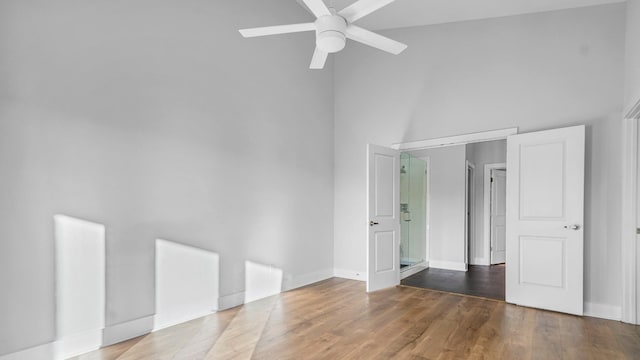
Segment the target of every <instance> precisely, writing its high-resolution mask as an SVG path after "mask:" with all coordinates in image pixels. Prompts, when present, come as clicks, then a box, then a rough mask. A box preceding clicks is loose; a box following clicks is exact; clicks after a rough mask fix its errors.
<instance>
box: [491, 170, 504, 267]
mask: <svg viewBox="0 0 640 360" xmlns="http://www.w3.org/2000/svg"><path fill="white" fill-rule="evenodd" d="M506 186H507V171H506V170H504V169H493V170H491V218H490V223H491V264H492V265H494V264H501V263H504V262H505V259H506V253H505V247H506V242H505V237H506V213H507V209H506V205H507V200H506V196H507V190H506Z"/></svg>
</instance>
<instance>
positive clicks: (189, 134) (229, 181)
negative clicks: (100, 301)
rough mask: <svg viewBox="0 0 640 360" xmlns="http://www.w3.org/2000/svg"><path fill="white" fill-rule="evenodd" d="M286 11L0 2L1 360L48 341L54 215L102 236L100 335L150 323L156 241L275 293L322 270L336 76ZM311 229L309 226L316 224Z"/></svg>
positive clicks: (146, 1) (197, 2)
mask: <svg viewBox="0 0 640 360" xmlns="http://www.w3.org/2000/svg"><path fill="white" fill-rule="evenodd" d="M309 19H311V17H310V15H309V14H307V13H306V12H305V11H304V10H303V9H301V8H300V6H298V4H296V3H295V2H292V1H287V0H277V1H268V2H267V1H249V0H238V1H205V0H185V1H175V0H154V1H151V0H138V1H124V0H109V1H107V0H99V1H72V0H60V1H45V0H6V1H1V2H0V167H1V168H2V171H1V172H0V237H1V238H2V241H0V289H2V290H1V291H2V296H0V319H1V321H0V355H1V354H6V353H9V352H13V351H16V350H19V349H22V348H26V347H30V346H34V345H37V344H42V343H46V342H49V341H51V340H53V338H54V281H53V280H54V275H53V266H54V265H53V261H54V259H53V216H54V214H65V215H69V216H73V217H78V218H83V219H87V220H90V221H93V222H97V223H101V224H104V225H105V226H106V234H107V239H106V241H107V270H106V271H107V314H106V315H107V318H106V321H107V325H112V324H117V323H121V322H124V321H127V320H132V319H137V318H140V317H143V316H146V315H150V314H153V313H154V240H155V239H156V238H163V239H167V240H171V241H175V242H180V243H184V244H187V245H191V246H196V247H199V248H203V249H206V250H209V251H213V252H216V253H218V254H219V255H220V264H221V271H220V293H221V295H229V294H234V293H238V292H242V291H243V290H244V266H245V260H251V261H254V262H258V263H263V264H269V265H273V266H274V267H277V268H280V269H282V270H283V271H284V274H285V275H284V276H285V279H284V281H285V282H286V281H287V280H292V279H293V281H295V279H296V278H298V277H301V276H304V275H306V274H310V273H314V272H318V271H325V272H329V273H330V271H331V269H332V268H333V242H332V237H333V229H332V220H333V200H332V195H333V120H332V118H333V96H332V94H333V79H332V76H331V73H332V62H331V61H330V62H329V64H328V68H327V69H326V70H325V71H309V70H308V63H309V60H310V58H311V54H312V52H313V33H305V34H294V35H290V36H282V37H271V38H264V39H243V38H241V36H240V35H239V34H238V32H237V29H239V28H244V27H252V26H262V25H269V24H277V23H290V22H303V21H308V20H309ZM318 224H321V225H322V226H318Z"/></svg>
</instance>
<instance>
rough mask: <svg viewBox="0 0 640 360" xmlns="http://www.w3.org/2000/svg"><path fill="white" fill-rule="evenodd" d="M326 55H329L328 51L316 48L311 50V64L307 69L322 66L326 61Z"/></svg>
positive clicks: (320, 67)
mask: <svg viewBox="0 0 640 360" xmlns="http://www.w3.org/2000/svg"><path fill="white" fill-rule="evenodd" d="M327 56H329V53H327V52H324V51H322V50H320V49H318V48H316V51H314V52H313V58H311V66H309V69H322V68H324V63H325V62H327Z"/></svg>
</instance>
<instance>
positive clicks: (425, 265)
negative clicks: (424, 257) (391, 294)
mask: <svg viewBox="0 0 640 360" xmlns="http://www.w3.org/2000/svg"><path fill="white" fill-rule="evenodd" d="M427 268H429V262H423V263H421V264H418V265H413V266H412V267H410V268H408V269H407V270H404V271H402V270H401V271H400V279H401V280H402V279H405V278H408V277H409V276H411V275H413V274H417V273H419V272H420V271H422V270H424V269H427Z"/></svg>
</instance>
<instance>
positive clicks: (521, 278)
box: [506, 126, 585, 315]
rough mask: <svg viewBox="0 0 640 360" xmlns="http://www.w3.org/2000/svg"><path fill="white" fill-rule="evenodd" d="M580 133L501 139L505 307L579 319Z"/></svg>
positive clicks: (581, 236)
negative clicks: (504, 145)
mask: <svg viewBox="0 0 640 360" xmlns="http://www.w3.org/2000/svg"><path fill="white" fill-rule="evenodd" d="M584 133H585V130H584V126H576V127H570V128H564V129H555V130H549V131H540V132H535V133H528V134H521V135H514V136H510V137H509V138H508V139H507V168H508V169H509V173H508V176H507V211H506V225H507V232H506V261H507V264H508V266H507V273H506V298H507V302H510V303H516V304H520V305H524V306H531V307H537V308H542V309H548V310H554V311H560V312H567V313H571V314H577V315H582V313H583V261H584V260H583V251H584V250H583V249H584V243H583V242H584V231H583V214H584V208H583V206H584Z"/></svg>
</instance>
